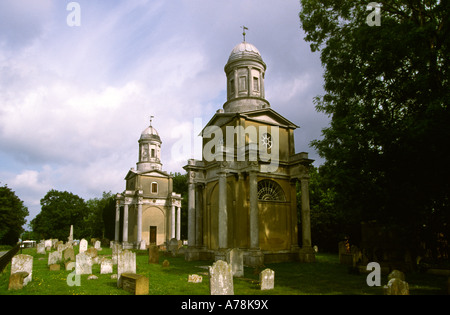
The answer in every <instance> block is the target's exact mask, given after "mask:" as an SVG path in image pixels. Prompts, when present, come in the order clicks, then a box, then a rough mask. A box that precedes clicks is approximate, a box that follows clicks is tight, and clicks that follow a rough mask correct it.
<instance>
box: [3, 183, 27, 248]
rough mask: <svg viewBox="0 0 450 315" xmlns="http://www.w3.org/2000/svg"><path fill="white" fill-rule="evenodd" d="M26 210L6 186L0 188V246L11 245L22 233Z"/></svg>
mask: <svg viewBox="0 0 450 315" xmlns="http://www.w3.org/2000/svg"><path fill="white" fill-rule="evenodd" d="M28 214H29V213H28V208H27V207H25V206H24V205H23V201H22V200H20V199H19V197H17V196H16V194H15V192H14V191H12V190H11V189H10V188H9V187H8V186H6V185H5V186H0V244H4V245H13V244H15V243H16V242H17V241H18V240H19V237H20V234H21V233H22V232H23V231H24V230H23V228H22V226H23V225H24V224H25V222H26V220H25V217H26V216H27V215H28Z"/></svg>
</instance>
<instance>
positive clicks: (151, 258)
mask: <svg viewBox="0 0 450 315" xmlns="http://www.w3.org/2000/svg"><path fill="white" fill-rule="evenodd" d="M148 263H149V264H159V247H158V246H156V245H150V246H149V247H148Z"/></svg>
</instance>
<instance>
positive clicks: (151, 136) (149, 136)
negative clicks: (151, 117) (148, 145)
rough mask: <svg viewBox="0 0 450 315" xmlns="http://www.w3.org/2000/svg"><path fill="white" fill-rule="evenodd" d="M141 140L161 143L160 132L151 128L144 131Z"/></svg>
mask: <svg viewBox="0 0 450 315" xmlns="http://www.w3.org/2000/svg"><path fill="white" fill-rule="evenodd" d="M141 140H157V141H159V142H161V139H160V138H159V134H158V132H157V131H156V129H155V128H153V127H152V126H149V127H147V128H146V129H145V130H144V131H142V133H141Z"/></svg>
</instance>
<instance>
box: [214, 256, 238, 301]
mask: <svg viewBox="0 0 450 315" xmlns="http://www.w3.org/2000/svg"><path fill="white" fill-rule="evenodd" d="M209 276H210V280H209V291H210V294H211V295H234V288H233V271H232V269H231V266H230V265H229V264H227V263H226V262H225V261H223V260H218V261H216V262H215V263H214V264H213V265H212V266H211V267H209Z"/></svg>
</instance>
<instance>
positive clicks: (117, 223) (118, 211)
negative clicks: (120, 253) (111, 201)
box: [114, 199, 120, 242]
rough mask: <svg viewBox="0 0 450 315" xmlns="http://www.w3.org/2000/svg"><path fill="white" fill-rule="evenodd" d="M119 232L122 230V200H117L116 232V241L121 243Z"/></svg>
mask: <svg viewBox="0 0 450 315" xmlns="http://www.w3.org/2000/svg"><path fill="white" fill-rule="evenodd" d="M119 230H120V200H118V199H116V226H115V231H114V240H115V241H116V242H118V241H119Z"/></svg>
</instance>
